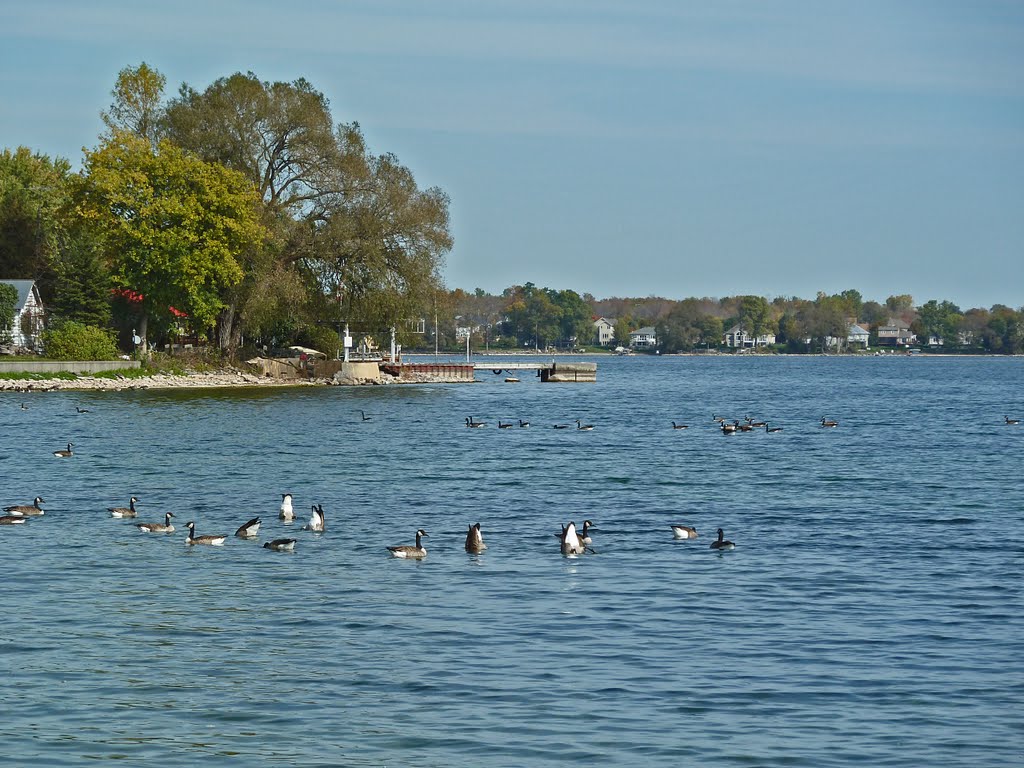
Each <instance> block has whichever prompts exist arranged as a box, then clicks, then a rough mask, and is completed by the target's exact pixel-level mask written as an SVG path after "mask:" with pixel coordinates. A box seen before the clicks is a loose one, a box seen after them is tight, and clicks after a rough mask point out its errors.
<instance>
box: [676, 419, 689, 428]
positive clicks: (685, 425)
mask: <svg viewBox="0 0 1024 768" xmlns="http://www.w3.org/2000/svg"><path fill="white" fill-rule="evenodd" d="M689 428H690V425H689V424H676V423H675V422H674V421H673V422H672V429H689Z"/></svg>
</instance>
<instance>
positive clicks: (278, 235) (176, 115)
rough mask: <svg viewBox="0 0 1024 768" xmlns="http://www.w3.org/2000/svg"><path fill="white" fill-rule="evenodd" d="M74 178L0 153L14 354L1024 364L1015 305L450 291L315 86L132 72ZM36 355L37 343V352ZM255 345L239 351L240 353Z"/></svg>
mask: <svg viewBox="0 0 1024 768" xmlns="http://www.w3.org/2000/svg"><path fill="white" fill-rule="evenodd" d="M111 95H112V102H111V104H110V105H109V106H108V107H107V109H105V110H103V111H101V113H100V114H101V116H102V118H103V122H104V125H105V130H104V132H103V134H101V135H100V136H99V137H98V143H97V144H96V145H95V146H94V147H92V148H90V149H86V150H85V152H84V156H83V161H82V167H81V170H79V171H76V172H73V171H72V166H71V163H70V162H69V161H68V160H66V159H63V158H50V157H47V156H45V155H42V154H40V153H38V152H33V151H32V149H31V148H28V147H18V148H16V149H4V150H2V151H0V280H32V281H35V285H36V287H37V288H38V290H39V293H40V296H41V299H42V304H43V306H44V307H45V317H40V316H33V317H31V318H28V319H27V320H26V318H22V319H20V320H19V319H18V318H16V317H15V308H16V304H17V302H18V293H17V291H16V290H15V289H14V288H13V287H12V286H9V285H4V284H0V344H5V343H7V342H9V340H10V338H11V337H12V335H13V334H12V332H13V331H15V330H17V329H16V328H15V327H14V326H15V324H16V323H18V322H21V323H25V322H31V323H38V325H39V326H42V325H43V324H44V321H45V325H46V326H47V328H48V331H47V334H48V335H46V334H43V335H42V341H43V342H44V343H45V346H46V348H47V349H46V352H47V354H50V355H51V356H64V355H68V354H71V355H75V356H91V357H104V356H113V355H115V354H117V353H118V351H119V349H118V347H120V350H131V349H132V348H133V346H134V344H133V339H135V338H138V339H139V341H140V343H141V346H142V347H143V348H145V346H146V345H147V344H148V343H153V344H156V345H161V344H165V343H168V342H185V341H188V342H190V343H192V344H194V345H197V346H207V347H208V348H212V349H217V350H221V351H223V352H225V353H228V354H232V353H235V352H236V351H238V350H239V348H245V347H263V346H285V345H289V344H300V345H304V346H310V347H314V348H317V349H320V350H321V351H324V352H327V353H329V354H333V353H335V352H336V351H337V350H338V348H339V347H340V346H341V338H340V333H341V331H342V329H343V328H344V327H345V325H346V324H348V325H349V327H350V329H351V331H352V332H353V335H354V336H355V337H356V338H357V339H359V338H365V337H367V336H370V337H373V338H374V340H375V341H377V342H378V343H384V341H385V339H384V337H385V336H386V335H387V334H388V332H389V329H391V328H394V329H395V331H396V333H397V336H398V341H399V343H401V344H402V345H403V346H404V347H405V348H407V349H417V348H419V349H431V348H437V349H444V350H451V349H458V348H461V347H462V346H464V345H465V343H466V342H467V337H468V342H469V343H470V344H471V345H473V346H475V347H477V348H480V347H485V348H486V347H490V346H491V345H494V346H496V347H499V348H523V347H533V348H536V349H547V348H550V347H554V348H563V349H573V348H580V347H584V346H592V345H593V344H594V343H595V342H596V341H597V338H596V332H595V326H594V321H595V320H596V319H597V318H600V317H603V318H605V319H606V320H607V321H609V322H610V324H611V325H612V326H613V328H614V336H613V338H611V339H606V340H605V341H606V343H608V344H609V345H612V344H613V345H629V344H630V333H631V332H632V331H636V330H638V329H640V328H644V327H650V328H653V329H654V330H655V332H656V333H655V334H652V335H651V338H653V339H656V341H654V342H653V343H651V344H649V347H648V348H650V349H652V350H657V351H661V352H679V351H688V350H697V349H713V348H716V347H720V346H722V345H723V344H724V335H725V334H726V333H727V332H728V331H729V330H730V329H733V328H735V327H738V328H740V329H742V330H743V331H744V333H745V334H746V336H747V337H751V338H755V339H756V338H759V337H763V338H764V339H765V344H764V348H770V349H771V348H774V349H784V350H788V351H794V352H804V351H818V350H821V349H826V348H836V349H840V350H841V349H843V348H844V346H845V345H846V340H847V338H848V335H849V330H850V325H851V324H852V323H859V324H861V325H862V326H863V327H864V328H865V329H867V330H868V331H869V333H870V334H871V343H872V344H875V343H878V342H879V340H880V338H879V329H881V328H882V327H884V326H885V325H886V324H893V323H895V324H897V325H900V324H902V325H903V326H906V327H908V329H909V330H910V331H911V332H912V333H913V334H915V335H916V337H917V339H918V340H919V341H918V343H920V344H921V345H923V346H928V345H929V344H933V345H935V346H941V347H942V348H943V349H956V350H964V351H983V352H991V353H1020V352H1024V317H1022V310H1021V309H1013V308H1010V307H1006V306H1001V305H997V306H993V307H991V308H988V309H983V308H973V309H961V308H960V307H958V306H957V305H955V304H953V303H952V302H950V301H946V300H930V301H927V302H925V303H924V304H920V305H916V304H915V302H914V300H913V298H912V297H910V296H906V295H901V296H890V297H888V298H887V299H886V300H885V301H884V302H879V301H874V300H864V299H863V297H862V296H861V294H860V293H859V292H858V291H856V290H848V291H844V292H842V293H840V294H835V295H826V294H823V293H822V294H819V295H818V296H817V297H815V298H813V299H804V298H797V297H791V298H776V299H774V300H769V299H767V298H765V297H761V296H730V297H725V298H684V299H670V298H655V297H647V298H605V299H598V298H596V297H594V296H591V295H589V294H582V295H581V294H580V293H577V292H576V291H575V290H572V289H571V288H561V289H554V288H541V287H538V286H537V285H535V284H533V283H524V284H523V285H515V286H510V287H509V288H507V289H505V290H504V291H503V292H502V293H501V294H500V295H493V294H488V293H486V292H484V291H482V290H479V289H477V290H476V291H474V292H472V293H470V292H467V291H465V290H462V289H454V290H452V289H449V288H448V287H446V286H445V285H444V282H443V280H442V277H441V270H442V267H443V264H444V258H445V256H446V254H447V253H448V252H449V250H450V249H451V247H452V237H451V233H450V229H449V211H448V208H449V200H448V197H447V195H446V194H445V193H444V191H442V190H441V189H438V188H436V187H431V188H428V189H421V188H420V187H419V186H418V185H417V183H416V180H415V178H414V177H413V174H412V172H411V171H410V170H409V169H408V168H406V167H405V166H403V165H402V164H401V163H400V162H399V160H398V158H397V157H396V156H395V155H394V154H391V153H387V152H384V153H375V152H373V151H371V150H370V148H369V146H368V144H367V141H366V139H365V137H364V136H363V133H362V131H361V129H360V126H359V124H358V123H357V122H355V121H350V122H335V120H334V117H333V115H332V113H331V109H330V105H329V104H328V101H327V99H326V98H325V97H324V95H323V94H322V93H320V92H319V91H317V90H316V89H315V88H314V87H313V86H312V85H311V84H310V83H309V82H307V81H306V80H304V79H301V78H300V79H298V80H296V81H294V82H290V83H285V82H265V81H261V80H259V79H258V78H257V77H256V75H254V74H253V73H251V72H249V73H245V74H242V73H235V74H232V75H229V76H226V77H222V78H220V79H218V80H216V81H214V82H213V83H212V84H210V85H209V86H208V87H206V88H204V89H201V90H200V89H197V88H194V87H192V86H190V85H189V84H187V83H183V84H182V85H181V86H180V87H179V89H178V91H177V93H176V94H174V95H170V96H169V95H167V93H166V79H165V78H164V76H163V75H162V74H160V73H159V72H158V71H156V70H154V69H153V68H151V67H149V66H148V65H146V64H145V63H143V64H141V65H139V66H138V67H127V68H125V69H123V70H122V71H121V72H120V73H119V74H118V77H117V79H116V82H115V83H114V87H113V90H112V92H111ZM33 346H38V345H37V344H35V343H34V344H33ZM242 352H243V354H245V350H244V349H243V350H242Z"/></svg>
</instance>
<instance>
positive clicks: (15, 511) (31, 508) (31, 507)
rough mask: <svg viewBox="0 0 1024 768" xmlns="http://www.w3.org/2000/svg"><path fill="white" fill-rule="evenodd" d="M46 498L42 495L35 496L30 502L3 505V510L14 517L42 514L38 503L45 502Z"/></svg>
mask: <svg viewBox="0 0 1024 768" xmlns="http://www.w3.org/2000/svg"><path fill="white" fill-rule="evenodd" d="M45 503H46V499H44V498H43V497H42V496H36V498H35V500H34V501H33V502H32V503H31V504H18V505H15V506H13V507H4V512H6V513H7V514H8V515H13V516H14V517H33V516H38V515H42V514H44V513H43V508H42V507H41V506H39V505H40V504H45Z"/></svg>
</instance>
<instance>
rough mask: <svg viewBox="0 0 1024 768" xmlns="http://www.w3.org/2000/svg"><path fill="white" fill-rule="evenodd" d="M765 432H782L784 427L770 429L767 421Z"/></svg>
mask: <svg viewBox="0 0 1024 768" xmlns="http://www.w3.org/2000/svg"><path fill="white" fill-rule="evenodd" d="M764 431H765V432H781V431H782V427H769V426H768V422H767V421H766V422H765V423H764Z"/></svg>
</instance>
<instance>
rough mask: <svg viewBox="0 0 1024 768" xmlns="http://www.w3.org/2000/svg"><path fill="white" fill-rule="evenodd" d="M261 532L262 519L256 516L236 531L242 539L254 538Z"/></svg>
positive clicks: (236, 534)
mask: <svg viewBox="0 0 1024 768" xmlns="http://www.w3.org/2000/svg"><path fill="white" fill-rule="evenodd" d="M259 532H260V519H259V518H258V517H254V518H253V519H252V520H250V521H249V522H247V523H245V524H244V525H241V526H239V528H238V530H237V531H235V536H238V537H239V538H240V539H254V538H256V535H257V534H258V533H259Z"/></svg>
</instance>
